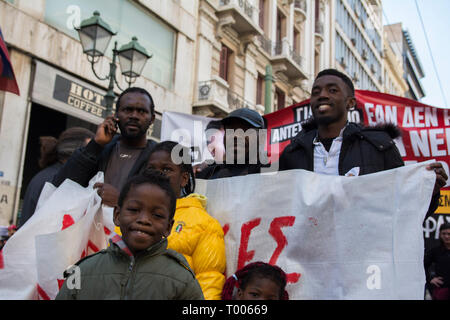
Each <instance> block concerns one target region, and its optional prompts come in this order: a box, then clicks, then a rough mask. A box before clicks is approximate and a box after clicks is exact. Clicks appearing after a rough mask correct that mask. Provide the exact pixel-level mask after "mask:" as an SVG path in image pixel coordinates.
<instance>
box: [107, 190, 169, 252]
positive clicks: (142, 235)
mask: <svg viewBox="0 0 450 320" xmlns="http://www.w3.org/2000/svg"><path fill="white" fill-rule="evenodd" d="M169 208H170V198H169V196H168V195H167V194H166V192H165V191H164V190H162V189H161V188H159V187H158V186H156V185H153V184H148V183H144V184H140V185H136V186H132V187H131V188H130V190H129V192H128V194H127V196H126V197H125V199H124V202H123V205H122V207H116V208H115V209H114V224H115V225H116V226H119V227H120V231H121V232H122V239H123V240H124V241H125V243H126V244H127V246H128V248H129V249H130V250H131V252H132V253H133V254H136V253H138V252H139V251H143V250H146V249H147V248H149V247H150V246H152V245H153V244H155V243H157V242H158V241H160V240H161V239H162V237H163V236H164V237H168V236H169V234H170V230H171V228H172V225H173V219H171V218H170V209H169Z"/></svg>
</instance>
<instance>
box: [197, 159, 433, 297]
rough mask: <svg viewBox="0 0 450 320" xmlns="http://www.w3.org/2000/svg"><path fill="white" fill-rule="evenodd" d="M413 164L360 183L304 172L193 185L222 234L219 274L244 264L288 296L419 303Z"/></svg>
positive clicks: (425, 183)
mask: <svg viewBox="0 0 450 320" xmlns="http://www.w3.org/2000/svg"><path fill="white" fill-rule="evenodd" d="M429 163H430V162H422V163H418V164H415V165H410V166H405V167H401V168H398V169H394V170H388V171H384V172H379V173H375V174H370V175H365V176H360V177H342V176H326V175H320V174H315V173H313V172H308V171H304V170H290V171H284V172H279V173H276V174H256V175H248V176H240V177H232V178H225V179H217V180H208V181H206V180H197V188H196V191H197V192H199V193H201V194H204V195H206V196H207V197H208V207H207V210H208V212H209V213H210V214H211V215H212V216H214V217H215V218H217V219H218V220H219V222H220V223H221V224H222V226H224V230H225V232H226V236H225V245H226V255H227V270H226V273H227V276H230V275H232V274H233V273H234V272H235V271H236V269H237V268H238V267H242V266H243V265H246V264H248V263H249V262H253V261H264V262H271V263H273V264H277V265H279V266H280V267H281V268H282V269H283V270H284V271H285V272H286V273H288V274H289V279H290V283H289V284H288V286H287V289H288V292H289V294H290V298H291V299H423V294H424V285H425V273H424V268H423V251H424V240H423V234H422V222H423V219H424V217H425V214H426V212H427V209H428V206H429V203H430V199H431V196H432V191H433V186H434V182H435V174H434V172H433V171H429V170H426V169H425V166H426V165H427V164H429Z"/></svg>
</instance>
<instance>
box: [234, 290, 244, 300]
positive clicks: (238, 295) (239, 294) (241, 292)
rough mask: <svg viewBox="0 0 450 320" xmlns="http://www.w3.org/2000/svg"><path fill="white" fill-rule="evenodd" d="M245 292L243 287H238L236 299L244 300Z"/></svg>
mask: <svg viewBox="0 0 450 320" xmlns="http://www.w3.org/2000/svg"><path fill="white" fill-rule="evenodd" d="M243 294H244V292H243V291H242V289H241V288H237V291H236V300H242V295H243Z"/></svg>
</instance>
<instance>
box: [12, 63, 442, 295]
mask: <svg viewBox="0 0 450 320" xmlns="http://www.w3.org/2000/svg"><path fill="white" fill-rule="evenodd" d="M310 104H311V110H312V114H313V117H312V118H311V119H310V120H308V121H307V122H306V123H304V124H302V131H301V132H300V133H299V134H298V135H297V136H296V137H295V138H294V139H292V142H291V144H290V145H288V146H287V147H286V148H285V150H284V151H283V153H282V154H281V157H280V159H279V163H278V166H274V167H278V168H279V170H290V169H305V170H309V171H313V172H316V173H321V174H328V175H336V176H337V175H341V176H350V175H351V176H358V175H365V174H371V173H375V172H379V171H383V170H388V169H393V168H397V167H400V166H403V165H404V162H403V160H402V158H401V156H400V153H399V151H398V149H397V147H396V146H395V143H394V142H393V139H394V138H395V137H397V136H398V134H399V132H398V130H397V129H396V128H395V127H394V126H392V125H384V126H377V127H364V126H361V125H359V124H354V123H350V122H348V120H347V113H348V111H349V110H350V109H351V108H354V107H355V106H356V100H355V96H354V86H353V83H352V81H351V80H350V79H349V78H348V77H347V76H346V75H344V74H343V73H341V72H339V71H337V70H334V69H327V70H323V71H322V72H320V73H319V74H318V75H317V77H316V79H315V81H314V84H313V87H312V90H311V99H310ZM116 106H117V107H116V112H115V114H114V115H110V116H108V117H107V118H106V119H105V120H104V122H103V123H102V124H100V125H99V126H98V129H97V132H96V133H95V134H92V135H89V134H87V133H85V132H81V131H80V130H78V131H77V130H75V132H70V129H69V130H67V132H65V133H63V134H62V135H61V137H60V138H59V139H58V140H57V141H55V142H54V146H55V148H56V149H55V148H53V149H55V150H56V156H55V157H54V160H53V161H52V162H51V164H50V166H47V169H44V170H45V171H42V172H41V173H39V174H38V176H36V177H35V179H33V181H32V183H30V186H29V190H27V193H26V196H25V200H24V210H25V211H24V215H23V217H22V218H21V221H20V225H23V223H25V222H26V220H27V219H29V218H30V216H31V215H32V214H33V211H34V208H35V205H36V202H37V199H38V198H39V193H40V190H42V186H43V184H44V183H45V181H50V182H52V183H53V184H54V185H55V186H56V187H58V186H59V185H60V184H61V183H62V182H63V181H64V180H65V179H71V180H73V181H75V182H77V183H79V184H80V185H82V186H84V187H86V186H87V185H88V182H89V180H90V179H91V178H92V177H93V176H94V175H95V174H96V173H97V172H98V171H103V172H104V182H103V183H97V184H95V185H94V188H95V189H96V190H97V193H98V195H99V196H100V197H101V199H102V202H103V204H104V205H107V206H110V207H113V208H114V224H115V225H116V230H115V231H116V233H117V235H116V236H114V237H113V239H112V241H111V244H110V246H109V247H108V248H107V249H105V250H102V251H100V252H98V253H96V254H93V255H90V256H88V257H85V258H83V259H82V260H80V261H79V262H78V263H77V265H78V266H79V267H80V268H81V272H82V274H83V277H82V279H81V281H82V283H81V290H78V289H71V288H69V287H68V286H67V283H65V284H64V285H63V286H62V288H61V290H60V292H59V294H58V296H57V299H208V300H218V299H224V300H231V299H245V300H251V299H274V300H282V299H289V296H288V294H287V292H286V283H287V278H286V274H285V273H284V272H283V270H281V269H280V268H279V267H278V266H273V265H270V264H268V263H265V262H263V261H258V262H253V263H250V264H248V265H246V266H244V267H243V268H242V269H240V270H236V272H235V273H234V274H233V275H232V276H231V277H229V278H228V279H225V275H224V274H225V268H226V257H225V242H224V232H223V230H222V227H221V226H220V224H219V222H218V221H217V220H216V219H215V218H213V217H212V216H211V215H209V214H208V212H207V211H206V207H207V199H206V198H205V197H204V196H203V195H200V194H196V193H195V181H196V179H218V178H226V177H233V176H245V175H249V174H256V173H260V172H261V170H262V169H263V168H264V167H266V164H263V163H262V162H261V159H260V153H258V152H257V153H256V155H252V154H251V152H250V149H251V146H250V145H251V144H252V143H256V144H259V143H260V141H258V139H260V138H259V137H260V135H258V134H256V142H255V141H254V142H252V141H251V140H250V138H249V135H244V136H243V138H242V139H240V138H239V134H240V133H239V132H248V130H255V131H256V132H258V130H261V129H265V127H266V125H265V121H264V118H263V117H262V116H261V115H260V114H259V113H257V112H256V111H254V110H250V109H246V108H244V109H238V110H235V111H233V112H231V113H230V114H229V115H228V116H226V117H225V118H224V119H222V120H220V121H214V122H212V123H211V125H210V128H213V129H216V130H217V132H218V134H217V135H210V136H209V137H208V142H209V143H212V142H217V141H219V142H222V141H223V144H222V143H220V145H221V146H223V148H222V149H217V150H216V149H211V151H213V152H212V154H213V156H214V158H215V159H216V162H214V163H212V164H203V165H200V166H196V167H195V168H194V167H193V166H192V164H191V161H190V156H189V155H190V150H189V148H186V147H183V146H181V145H180V144H178V143H176V142H172V141H163V142H161V143H156V142H155V141H152V140H148V139H147V137H146V132H147V129H148V128H149V126H150V125H151V124H152V123H153V121H154V119H155V104H154V101H153V99H152V96H151V95H150V94H149V93H148V92H147V91H146V90H144V89H142V88H136V87H132V88H129V89H127V90H125V91H123V92H122V93H121V95H120V96H119V97H118V100H117V103H116ZM118 129H120V134H119V133H118V132H117V130H118ZM207 129H209V128H207ZM231 133H233V134H232V135H231ZM222 139H223V140H222ZM174 158H176V159H174ZM178 159H183V161H181V162H180V161H175V160H178ZM48 163H50V162H48ZM427 169H428V170H433V171H434V172H435V174H436V182H435V187H434V191H433V197H432V199H431V201H430V205H429V210H428V213H427V215H430V214H432V213H433V212H434V211H435V209H436V208H437V206H438V201H439V196H440V189H441V188H442V187H443V186H445V184H446V181H447V179H448V177H447V174H446V172H445V170H444V169H443V167H442V164H440V163H439V162H435V163H432V164H430V165H429V166H428V167H427ZM35 180H36V181H35ZM441 233H442V239H443V240H442V245H441V247H439V249H436V250H435V251H433V252H431V253H430V254H427V255H426V258H425V267H426V270H427V280H428V284H429V285H430V286H432V289H433V298H435V299H445V298H446V299H448V298H449V294H448V286H449V282H450V279H449V274H448V272H449V270H450V269H449V260H450V258H449V253H450V243H449V239H450V228H448V226H447V227H443V228H441ZM432 265H433V268H434V269H433V272H432V273H430V272H429V271H428V270H430V267H431V266H432ZM150 283H151V284H152V285H151V286H149V285H148V284H150ZM436 288H439V289H438V290H434V289H436Z"/></svg>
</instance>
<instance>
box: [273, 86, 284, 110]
mask: <svg viewBox="0 0 450 320" xmlns="http://www.w3.org/2000/svg"><path fill="white" fill-rule="evenodd" d="M275 102H276V109H277V110H281V109H283V108H284V107H285V104H286V95H285V94H284V92H283V91H281V90H280V89H278V88H276V89H275Z"/></svg>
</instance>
